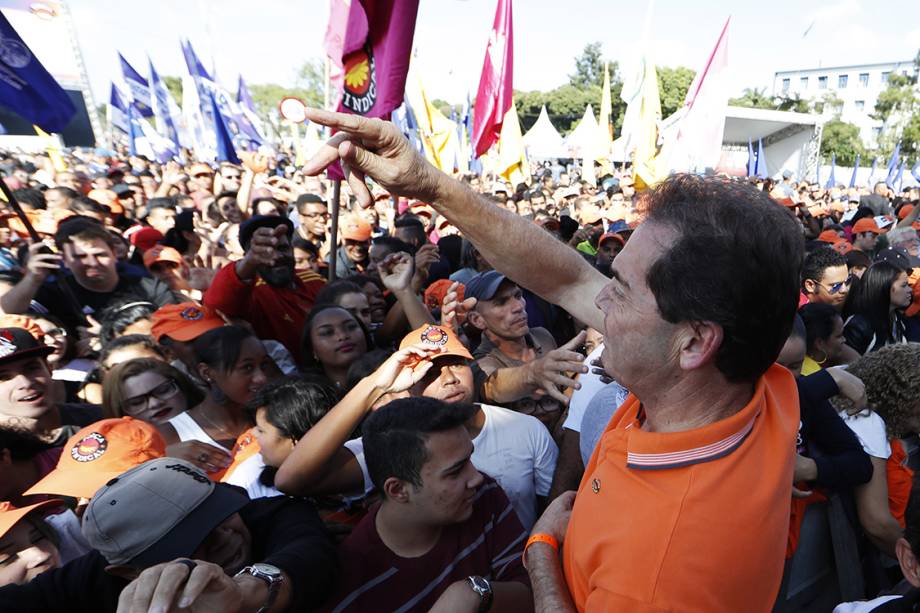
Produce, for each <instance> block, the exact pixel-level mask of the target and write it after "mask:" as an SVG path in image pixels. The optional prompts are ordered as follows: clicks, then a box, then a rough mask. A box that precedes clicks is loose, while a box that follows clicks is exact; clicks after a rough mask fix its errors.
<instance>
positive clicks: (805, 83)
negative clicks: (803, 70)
mask: <svg viewBox="0 0 920 613" xmlns="http://www.w3.org/2000/svg"><path fill="white" fill-rule="evenodd" d="M799 87H801V88H802V89H808V77H802V78H801V79H799Z"/></svg>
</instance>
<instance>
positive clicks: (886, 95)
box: [872, 51, 920, 166]
mask: <svg viewBox="0 0 920 613" xmlns="http://www.w3.org/2000/svg"><path fill="white" fill-rule="evenodd" d="M914 68H915V72H914V74H912V75H901V74H895V73H892V74H891V75H889V77H888V87H886V88H885V90H884V91H883V92H882V93H881V94H879V97H878V100H877V101H876V103H875V113H873V115H872V117H873V118H874V119H879V120H881V121H884V122H885V126H886V127H885V129H884V130H883V132H882V134H881V136H880V137H879V139H878V141H879V142H878V145H879V149H878V153H879V154H880V155H882V156H884V157H886V158H887V157H889V156H890V155H891V152H892V151H893V150H894V148H895V145H896V144H897V143H898V142H900V143H901V157H902V159H906V160H907V163H908V165H909V166H912V165H913V164H914V163H915V162H916V161H917V160H918V159H920V95H918V92H917V75H918V73H920V51H918V52H917V56H916V57H915V58H914Z"/></svg>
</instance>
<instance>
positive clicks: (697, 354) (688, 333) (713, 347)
mask: <svg viewBox="0 0 920 613" xmlns="http://www.w3.org/2000/svg"><path fill="white" fill-rule="evenodd" d="M723 338H724V332H723V330H722V326H720V325H719V324H717V323H714V322H711V321H694V322H688V323H686V324H684V326H683V332H682V333H681V336H680V338H679V339H678V343H679V344H678V347H677V350H678V359H679V360H680V367H681V369H682V370H695V369H697V368H700V367H702V366H705V365H706V364H709V363H711V362H714V361H715V358H716V353H717V352H718V351H719V347H721V346H722V339H723Z"/></svg>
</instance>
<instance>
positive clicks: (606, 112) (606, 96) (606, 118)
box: [597, 63, 613, 149]
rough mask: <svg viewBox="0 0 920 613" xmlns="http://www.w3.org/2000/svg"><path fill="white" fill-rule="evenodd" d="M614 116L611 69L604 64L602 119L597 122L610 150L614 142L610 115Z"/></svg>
mask: <svg viewBox="0 0 920 613" xmlns="http://www.w3.org/2000/svg"><path fill="white" fill-rule="evenodd" d="M612 114H613V108H612V103H611V100H610V69H609V66H608V64H606V63H605V64H604V89H602V90H601V118H600V120H599V121H598V122H597V123H598V124H599V125H600V128H601V136H602V137H603V139H604V140H603V142H605V143H607V145H608V147H607V148H608V149H609V148H610V147H609V145H610V143H612V142H613V128H612V127H611V126H610V115H612Z"/></svg>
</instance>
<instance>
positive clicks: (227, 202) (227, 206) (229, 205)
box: [218, 198, 243, 224]
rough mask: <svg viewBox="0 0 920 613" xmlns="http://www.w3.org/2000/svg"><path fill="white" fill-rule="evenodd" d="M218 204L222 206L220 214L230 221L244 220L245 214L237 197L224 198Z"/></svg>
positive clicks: (238, 221) (235, 222)
mask: <svg viewBox="0 0 920 613" xmlns="http://www.w3.org/2000/svg"><path fill="white" fill-rule="evenodd" d="M218 206H219V207H220V214H221V215H223V216H224V219H226V220H227V221H229V222H230V223H232V224H237V223H240V222H241V221H243V214H242V213H241V212H240V207H238V206H237V204H236V198H222V199H221V201H220V204H219V205H218Z"/></svg>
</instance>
